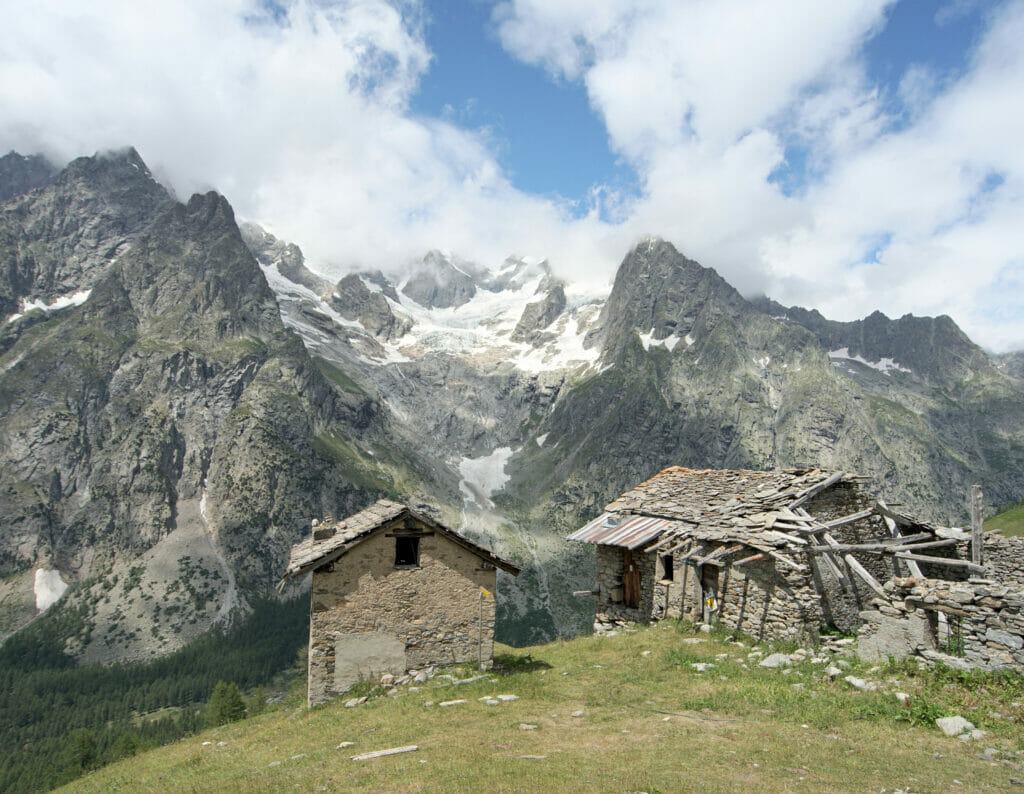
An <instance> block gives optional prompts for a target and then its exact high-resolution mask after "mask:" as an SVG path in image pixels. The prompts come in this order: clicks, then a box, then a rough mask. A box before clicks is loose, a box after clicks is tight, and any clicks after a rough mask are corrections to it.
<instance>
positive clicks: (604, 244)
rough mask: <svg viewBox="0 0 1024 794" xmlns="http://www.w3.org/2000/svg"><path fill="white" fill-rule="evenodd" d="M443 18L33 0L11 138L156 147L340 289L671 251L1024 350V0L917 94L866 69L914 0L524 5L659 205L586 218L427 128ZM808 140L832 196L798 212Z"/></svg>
mask: <svg viewBox="0 0 1024 794" xmlns="http://www.w3.org/2000/svg"><path fill="white" fill-rule="evenodd" d="M420 1H421V0H394V2H387V0H334V1H329V0H295V2H294V3H291V4H289V5H288V7H287V12H286V14H285V15H284V16H283V17H280V18H275V17H274V16H273V15H272V14H271V13H270V12H269V11H268V10H267V4H265V3H263V2H259V0H219V1H218V2H212V1H211V0H182V1H181V2H176V3H173V4H171V3H146V4H140V3H131V2H127V0H94V2H91V3H89V4H81V3H75V2H72V0H38V2H35V3H33V4H31V5H30V6H27V5H23V6H22V7H20V8H19V9H18V11H17V12H14V13H11V14H8V15H6V17H5V20H4V24H3V25H2V26H0V149H3V150H6V149H7V148H16V149H19V150H21V151H33V150H40V149H41V150H43V151H45V152H47V153H48V154H51V155H53V156H54V157H57V158H69V157H72V156H76V155H79V154H88V153H91V152H92V151H95V150H97V149H102V148H107V147H120V146H123V145H126V144H133V145H135V146H136V147H137V148H138V149H139V151H140V153H141V154H142V156H143V157H144V158H145V159H146V160H147V162H148V163H149V164H150V166H151V167H152V168H153V169H154V170H155V171H157V172H158V173H163V174H167V175H168V178H169V180H170V181H171V182H172V183H173V186H174V187H175V189H176V190H177V191H178V192H179V194H180V195H187V194H188V193H190V192H191V191H192V190H195V189H205V188H207V187H209V186H214V187H216V188H217V189H219V190H221V191H222V192H224V193H225V194H226V195H227V196H228V198H229V199H230V200H231V202H232V203H233V204H234V206H235V208H236V210H237V212H238V214H239V215H240V216H243V217H247V218H250V219H253V220H257V221H260V222H262V223H264V224H266V225H267V226H268V227H269V228H271V230H272V231H274V232H275V233H277V234H279V236H282V237H284V238H286V239H290V240H294V241H296V242H298V243H300V244H301V245H302V246H303V248H304V249H305V250H306V251H307V254H308V255H309V256H310V257H311V259H312V260H313V262H314V264H316V265H319V266H320V267H321V268H323V269H325V270H327V271H332V272H333V273H340V272H341V271H342V270H344V269H348V268H351V267H356V266H382V267H394V266H395V265H396V264H398V263H401V262H403V261H406V260H409V259H412V258H414V257H416V256H417V255H419V254H421V253H422V252H423V251H425V250H426V249H429V248H435V247H441V248H447V249H451V250H453V251H456V252H459V253H460V254H461V255H463V256H466V257H468V258H472V259H476V260H477V261H481V262H483V263H485V264H495V263H498V262H500V261H501V260H502V259H503V258H504V257H505V255H506V254H508V253H519V254H535V255H541V256H548V257H549V258H550V259H551V260H552V262H553V264H554V265H555V266H556V268H561V269H562V271H563V272H565V273H566V274H567V275H569V276H570V277H586V278H588V279H590V280H599V281H600V280H610V278H611V276H612V275H613V271H614V268H615V266H616V265H617V263H618V261H619V260H620V259H621V257H622V255H623V254H624V253H625V251H626V249H627V248H628V246H629V245H631V244H632V243H633V242H634V241H635V240H636V239H638V238H639V237H640V236H641V235H643V234H658V235H660V236H662V237H665V238H666V239H669V240H672V241H673V242H675V243H676V244H677V246H679V247H680V249H682V250H683V251H684V252H685V253H686V254H688V255H689V256H692V257H694V258H697V259H698V260H700V261H701V262H702V263H703V264H705V265H710V266H713V267H715V268H716V269H718V270H719V271H720V272H721V273H722V274H723V275H724V276H725V277H726V278H728V279H729V280H730V281H732V282H733V283H734V284H735V285H736V286H737V287H739V288H740V289H741V290H742V291H744V292H747V293H750V292H753V291H758V290H767V291H768V292H769V293H770V294H772V295H773V296H774V297H776V298H778V299H780V300H782V301H784V302H799V303H803V304H804V305H812V306H816V307H819V308H821V309H822V311H824V312H825V313H826V314H828V315H830V316H833V317H835V318H836V319H852V318H853V317H856V316H863V315H865V314H867V313H869V312H870V311H871V310H873V309H875V308H881V309H882V310H883V311H886V312H887V313H889V314H892V315H899V314H902V313H904V312H907V311H913V312H915V313H917V314H925V313H939V312H946V313H949V314H951V315H952V316H953V317H954V318H955V319H956V320H957V321H958V322H960V323H961V324H962V325H963V326H964V327H965V329H966V330H967V331H968V332H969V333H970V334H971V335H972V336H974V337H975V338H976V339H978V340H979V341H982V342H983V343H986V344H988V345H990V346H993V347H997V348H1006V347H1008V346H1011V345H1017V346H1024V314H1022V310H1021V309H1019V308H1017V307H1016V306H1015V304H1014V302H1013V301H1011V300H1009V298H1008V297H1007V292H1006V289H1007V288H1010V289H1012V288H1013V287H1014V286H1015V285H1019V284H1020V282H1021V280H1022V278H1021V262H1020V255H1019V252H1020V251H1022V250H1024V246H1022V244H1021V243H1022V242H1024V241H1022V240H1021V237H1020V235H1021V232H1019V231H1018V230H1017V226H1020V225H1021V224H1019V222H1017V223H1015V220H1017V219H1019V218H1020V217H1024V214H1022V212H1021V210H1022V196H1024V147H1021V146H1020V143H1019V142H1020V141H1021V140H1024V108H1022V106H1021V103H1019V102H1016V101H1015V98H1016V97H1018V96H1019V93H1020V86H1021V85H1024V50H1022V48H1020V46H1019V42H1020V41H1022V40H1024V2H1022V1H1021V0H1016V1H1015V2H1006V3H1004V4H1002V5H1000V6H998V7H996V9H995V10H994V11H992V12H991V13H990V15H989V17H988V19H989V23H990V27H989V28H988V30H987V32H986V33H985V35H984V36H983V37H982V38H981V40H980V43H979V45H978V49H977V51H976V53H975V56H974V60H973V61H972V62H971V64H970V68H968V69H967V70H966V72H965V74H964V75H963V76H962V77H960V78H959V80H958V81H956V82H946V83H943V82H942V81H940V80H937V79H936V78H935V77H934V75H932V74H931V73H930V72H929V71H928V70H927V69H926V68H923V67H920V66H915V67H911V68H908V69H907V70H906V71H905V73H904V75H903V77H902V80H901V81H900V83H899V85H898V87H897V89H895V90H893V91H891V92H890V93H891V94H892V95H887V94H886V93H885V91H884V90H883V89H882V88H881V87H879V86H875V85H873V84H871V82H870V80H869V79H868V77H867V71H866V69H865V68H864V64H863V62H862V60H861V58H862V57H863V56H862V45H863V44H864V42H865V41H866V40H868V39H869V38H870V37H871V36H873V35H874V34H875V33H877V32H878V31H879V30H880V29H881V28H882V27H883V26H884V25H885V22H886V14H887V11H888V8H889V7H890V5H891V3H890V0H836V2H832V3H828V4H821V3H819V2H816V0H792V2H788V3H785V4H783V3H779V2H777V0H721V1H720V2H707V0H637V2H634V3H629V4H623V3H620V2H617V1H616V0H509V1H508V2H504V3H501V4H499V5H498V7H497V8H496V9H495V20H496V22H497V23H498V31H499V35H500V37H501V41H502V43H503V45H504V46H505V47H506V49H507V50H508V51H509V52H510V53H512V54H513V55H514V56H515V57H518V58H520V59H522V60H523V61H525V62H527V63H530V64H534V65H536V66H538V67H541V68H544V69H546V70H547V71H548V72H549V73H550V74H552V75H554V76H555V78H556V79H559V80H567V81H578V83H579V85H581V86H583V87H584V88H585V90H586V91H587V93H588V96H589V100H590V103H591V105H592V107H593V108H594V110H595V112H596V113H598V114H599V116H600V117H601V118H602V119H603V120H604V122H605V124H606V127H607V130H608V134H609V139H610V141H611V145H612V147H613V149H614V151H615V152H616V153H617V154H619V155H621V156H622V157H623V158H625V159H626V160H627V161H628V162H629V163H630V164H631V165H632V166H633V167H634V168H635V169H636V171H637V173H638V175H639V177H640V181H641V186H642V194H641V196H640V197H639V198H635V199H629V198H625V199H624V198H623V197H622V196H620V195H617V194H615V193H614V192H612V191H610V190H607V189H605V188H603V187H602V186H595V188H594V190H593V191H592V196H591V197H590V199H591V200H592V201H593V203H594V209H593V210H592V211H591V212H590V213H589V214H587V215H585V216H584V217H582V218H575V217H573V216H572V214H571V213H570V207H569V206H567V205H562V204H559V203H557V202H555V201H552V200H549V199H545V198H541V197H537V196H532V195H529V194H525V193H523V192H521V191H519V190H517V189H516V188H515V187H514V185H513V184H512V183H511V182H510V181H509V179H508V177H507V176H506V175H505V174H504V173H503V171H502V169H501V167H500V166H499V164H498V162H497V159H496V157H495V151H496V149H497V147H498V146H500V142H496V141H495V140H494V138H493V137H492V133H491V132H489V131H487V130H472V129H465V128H463V127H460V126H458V124H457V123H455V121H454V118H455V114H452V115H450V116H449V117H447V118H443V119H425V118H422V117H418V116H415V115H414V114H412V113H411V112H410V109H409V101H410V98H411V97H412V96H414V95H415V92H416V90H417V87H418V85H419V80H420V79H421V78H422V76H423V74H424V72H425V70H426V69H427V68H428V67H429V63H430V59H431V53H430V52H429V51H428V50H427V47H426V45H425V41H424V37H423V32H422V21H423V19H424V15H425V13H426V12H425V11H424V9H423V8H422V7H421V6H420ZM904 1H906V0H904ZM971 8H972V6H971V0H955V2H952V3H950V4H947V6H944V7H943V9H944V10H942V11H941V14H940V15H941V16H942V20H943V21H946V20H952V19H954V18H956V17H957V16H958V15H962V14H967V13H972V11H971ZM893 101H895V102H896V103H897V104H898V103H902V108H901V115H900V117H899V118H898V119H896V118H893V117H890V116H888V115H887V112H888V111H887V108H892V107H893V104H892V103H893ZM897 121H898V122H899V123H898V124H897V123H896V122H897ZM794 147H796V148H799V149H802V150H804V152H805V155H806V163H805V164H804V165H803V170H804V172H805V173H806V183H805V184H802V185H798V186H797V189H796V190H795V191H794V192H792V194H791V195H787V194H786V192H785V191H784V190H783V187H782V185H781V184H780V183H778V182H777V181H776V180H775V176H776V175H777V173H778V171H779V168H780V166H781V165H784V158H785V157H786V156H787V154H789V155H791V154H792V152H793V149H794ZM599 205H602V206H603V208H604V209H605V213H604V215H603V216H602V215H601V213H599V212H598V211H597V207H598V206H599ZM609 208H610V211H609ZM601 217H605V218H608V217H612V218H614V222H605V221H602V220H601ZM993 285H1001V288H1000V287H996V286H993Z"/></svg>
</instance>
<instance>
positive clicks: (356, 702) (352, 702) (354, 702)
mask: <svg viewBox="0 0 1024 794" xmlns="http://www.w3.org/2000/svg"><path fill="white" fill-rule="evenodd" d="M365 702H366V697H365V696H364V697H361V698H351V699H349V700H346V701H345V708H347V709H351V708H355V707H356V706H360V705H362V704H363V703H365Z"/></svg>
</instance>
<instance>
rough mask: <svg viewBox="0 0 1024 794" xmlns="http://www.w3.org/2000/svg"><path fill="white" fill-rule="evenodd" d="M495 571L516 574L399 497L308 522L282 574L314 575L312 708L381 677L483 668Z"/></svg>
mask: <svg viewBox="0 0 1024 794" xmlns="http://www.w3.org/2000/svg"><path fill="white" fill-rule="evenodd" d="M499 568H500V569H501V570H503V571H506V572H508V573H510V574H512V575H513V576H516V575H518V574H519V568H518V567H516V566H515V565H513V564H512V563H510V562H508V561H507V560H503V559H502V558H500V557H498V556H496V555H494V554H492V553H491V552H489V551H488V550H487V549H485V548H483V547H481V546H478V545H477V544H475V543H473V542H472V541H470V540H467V539H466V538H464V537H462V536H461V535H459V534H458V533H456V532H454V531H452V530H451V529H448V528H447V527H445V526H443V525H442V524H440V523H438V522H437V521H435V520H434V519H433V518H430V517H429V516H426V515H423V514H421V513H418V512H416V511H414V510H412V509H411V508H410V507H408V506H406V505H402V504H399V503H397V502H391V501H387V500H380V501H378V502H377V503H376V504H373V505H371V506H370V507H368V508H367V509H366V510H363V511H362V512H360V513H356V514H355V515H353V516H351V517H349V518H346V519H345V520H344V521H340V522H330V521H327V522H324V523H322V524H320V523H318V522H314V526H313V536H312V537H311V538H309V539H307V540H305V541H303V542H302V543H299V544H297V545H296V546H294V547H293V548H292V553H291V560H290V562H289V564H288V569H287V571H286V572H285V576H284V579H282V586H283V585H284V583H285V582H286V581H287V580H288V579H290V578H298V577H302V576H305V575H306V574H307V573H310V572H312V574H313V577H312V578H313V581H312V596H311V602H312V606H311V610H310V618H309V678H308V702H309V705H310V706H314V705H316V704H318V703H322V702H323V701H325V700H328V699H329V698H331V697H333V696H335V695H338V694H340V693H342V692H344V691H346V690H347V689H348V688H349V687H351V686H352V685H353V684H354V683H356V682H357V681H359V680H361V679H373V678H378V677H380V676H381V675H383V674H385V673H391V674H394V675H396V676H397V675H401V674H403V673H404V672H405V671H406V670H408V669H416V668H425V667H429V666H432V665H448V664H456V663H459V662H469V661H473V662H476V661H478V660H480V661H482V663H483V664H485V665H489V664H490V662H491V659H492V655H493V647H494V613H495V600H494V595H495V594H496V589H495V584H496V579H497V569H499ZM485 591H486V592H485ZM488 596H490V597H488Z"/></svg>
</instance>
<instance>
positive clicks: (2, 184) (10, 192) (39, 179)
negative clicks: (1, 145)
mask: <svg viewBox="0 0 1024 794" xmlns="http://www.w3.org/2000/svg"><path fill="white" fill-rule="evenodd" d="M58 173H60V169H59V168H57V166H55V165H54V164H53V163H51V162H50V161H49V160H47V159H46V158H45V157H43V156H42V155H38V154H33V155H29V156H28V157H25V156H24V155H21V154H18V153H17V152H13V151H12V152H8V153H7V154H5V155H4V156H3V157H0V201H6V200H7V199H9V198H14V197H15V196H20V195H22V194H24V193H28V192H29V191H30V190H35V189H36V188H39V187H45V186H46V185H49V184H52V183H53V181H54V180H55V179H56V178H57V174H58Z"/></svg>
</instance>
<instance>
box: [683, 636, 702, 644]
mask: <svg viewBox="0 0 1024 794" xmlns="http://www.w3.org/2000/svg"><path fill="white" fill-rule="evenodd" d="M702 642H707V640H706V639H704V638H703V637H687V638H686V639H685V640H683V645H700V644H701V643H702Z"/></svg>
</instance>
